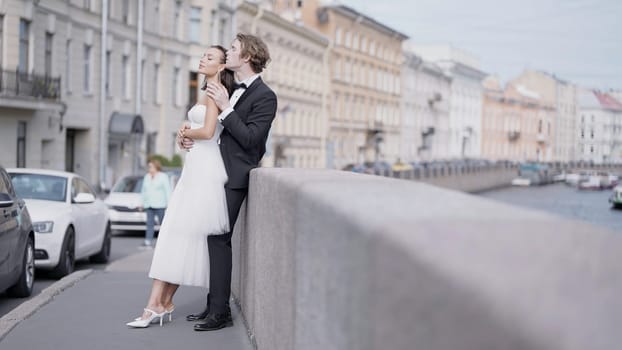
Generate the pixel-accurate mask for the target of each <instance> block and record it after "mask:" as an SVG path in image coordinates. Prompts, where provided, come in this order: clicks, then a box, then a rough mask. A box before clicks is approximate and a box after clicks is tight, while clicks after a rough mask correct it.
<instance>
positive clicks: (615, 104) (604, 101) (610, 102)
mask: <svg viewBox="0 0 622 350" xmlns="http://www.w3.org/2000/svg"><path fill="white" fill-rule="evenodd" d="M594 95H595V96H596V98H597V99H598V102H599V103H600V105H601V107H602V108H603V109H608V110H613V111H619V112H622V103H620V101H618V100H616V99H615V98H614V97H613V96H611V95H609V94H607V93H603V92H599V91H594Z"/></svg>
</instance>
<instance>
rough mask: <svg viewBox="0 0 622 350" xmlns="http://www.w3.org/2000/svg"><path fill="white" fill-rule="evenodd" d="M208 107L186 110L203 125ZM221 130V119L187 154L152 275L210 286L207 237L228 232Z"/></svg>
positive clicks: (162, 228) (193, 124) (193, 125)
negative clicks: (207, 136)
mask: <svg viewBox="0 0 622 350" xmlns="http://www.w3.org/2000/svg"><path fill="white" fill-rule="evenodd" d="M206 108H207V107H206V106H205V105H200V104H196V105H194V106H193V107H192V108H191V109H190V111H188V119H189V120H190V122H191V128H193V129H195V128H199V127H202V126H203V123H204V120H205V109H206ZM221 132H222V125H220V123H217V125H216V131H215V133H214V137H212V138H211V139H210V140H195V142H194V146H193V147H192V148H191V149H190V151H189V152H188V153H186V158H185V160H184V167H183V170H182V172H181V177H180V178H179V181H178V182H177V185H176V186H175V189H174V190H173V193H172V194H171V198H170V201H169V204H168V207H167V209H166V213H165V214H164V219H163V221H162V225H161V226H160V233H159V235H158V241H157V244H156V247H155V251H154V254H153V260H152V262H151V270H150V271H149V277H151V278H156V279H159V280H162V281H166V282H170V283H174V284H181V285H188V286H200V287H209V252H208V249H207V236H208V235H215V234H222V233H227V232H229V217H228V212H227V200H226V198H225V183H226V182H227V172H226V170H225V166H224V163H223V160H222V157H221V155H220V148H219V147H218V142H217V140H218V138H219V136H220V133H221Z"/></svg>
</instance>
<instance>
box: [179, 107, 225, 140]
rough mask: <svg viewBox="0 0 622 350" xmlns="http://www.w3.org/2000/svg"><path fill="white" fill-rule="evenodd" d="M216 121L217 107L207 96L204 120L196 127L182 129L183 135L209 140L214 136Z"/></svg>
mask: <svg viewBox="0 0 622 350" xmlns="http://www.w3.org/2000/svg"><path fill="white" fill-rule="evenodd" d="M217 121H218V107H217V106H216V103H215V102H214V100H212V99H211V98H207V101H206V108H205V122H204V123H203V126H202V127H200V128H197V129H185V130H184V131H183V133H184V136H185V137H189V138H191V139H195V140H209V139H211V138H212V137H214V132H216V122H217Z"/></svg>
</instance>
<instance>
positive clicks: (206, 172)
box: [127, 45, 234, 328]
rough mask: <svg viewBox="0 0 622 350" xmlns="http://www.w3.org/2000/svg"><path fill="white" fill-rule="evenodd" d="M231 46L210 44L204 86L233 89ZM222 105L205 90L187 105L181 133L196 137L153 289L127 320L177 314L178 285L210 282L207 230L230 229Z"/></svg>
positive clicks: (158, 253) (166, 224)
mask: <svg viewBox="0 0 622 350" xmlns="http://www.w3.org/2000/svg"><path fill="white" fill-rule="evenodd" d="M225 56H226V50H225V49H224V48H223V47H222V46H218V45H214V46H211V47H210V48H209V49H207V51H206V52H205V53H204V54H203V57H202V58H201V61H200V62H199V69H198V73H199V74H203V75H205V80H204V84H203V87H202V89H201V90H205V88H206V86H207V83H208V82H214V83H219V84H222V85H223V86H224V87H225V88H226V89H227V91H228V92H229V95H231V93H232V89H233V84H234V77H233V72H232V71H230V70H228V69H225ZM218 113H219V110H218V107H217V106H216V103H215V102H214V100H212V99H211V98H210V97H208V96H207V94H205V93H201V94H200V96H199V100H198V102H197V104H195V105H194V106H193V107H192V108H191V109H190V111H188V119H189V121H190V124H191V128H190V129H185V130H183V129H182V130H180V131H179V133H178V135H177V136H178V137H180V138H183V137H190V138H192V139H194V140H195V144H194V147H193V148H192V149H190V150H189V151H188V152H189V153H188V154H187V155H186V158H185V162H184V168H183V170H182V173H181V177H180V179H179V181H178V183H177V186H176V187H175V189H174V191H173V194H172V195H171V199H170V201H169V206H168V209H167V210H166V214H165V215H164V220H163V221H162V225H161V227H160V233H159V236H158V243H157V245H156V248H155V251H154V254H153V260H152V262H151V270H150V271H149V277H151V278H153V285H152V287H151V295H150V297H149V301H148V302H147V306H146V307H145V309H144V313H143V314H142V316H141V317H139V318H136V319H135V320H134V321H132V322H128V323H127V325H128V326H130V327H134V328H145V327H148V326H149V325H150V324H151V322H152V321H160V326H162V322H163V320H164V318H165V317H166V316H168V319H169V321H171V320H172V313H173V310H174V309H175V305H174V304H173V296H174V295H175V292H176V291H177V288H178V287H179V285H189V286H200V287H209V253H208V248H207V239H206V236H208V235H215V234H223V233H227V232H229V218H228V214H227V201H226V199H225V183H226V182H227V173H226V171H225V167H224V164H223V160H222V157H221V155H220V149H219V147H218V143H217V140H218V137H219V136H220V133H221V132H222V129H223V127H222V126H221V125H220V123H217V117H218Z"/></svg>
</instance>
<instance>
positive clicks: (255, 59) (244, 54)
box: [235, 33, 270, 73]
mask: <svg viewBox="0 0 622 350" xmlns="http://www.w3.org/2000/svg"><path fill="white" fill-rule="evenodd" d="M235 38H236V39H238V41H239V42H240V57H241V58H249V60H248V61H249V62H248V63H249V64H250V66H251V68H252V69H253V72H255V73H261V72H263V70H264V68H266V65H267V64H268V62H270V52H269V51H268V45H266V43H265V42H264V41H263V40H261V38H259V37H257V36H254V35H251V34H244V33H238V34H237V35H236V36H235Z"/></svg>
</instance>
